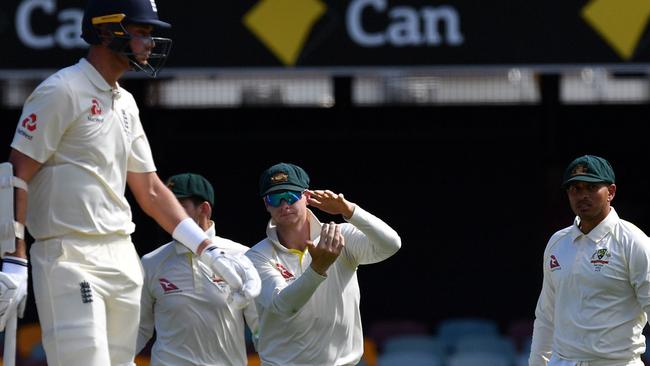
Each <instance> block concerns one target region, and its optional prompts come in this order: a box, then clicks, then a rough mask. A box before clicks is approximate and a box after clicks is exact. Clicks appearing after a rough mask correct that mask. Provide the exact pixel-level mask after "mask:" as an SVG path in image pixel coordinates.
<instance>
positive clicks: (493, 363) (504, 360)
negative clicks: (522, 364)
mask: <svg viewBox="0 0 650 366" xmlns="http://www.w3.org/2000/svg"><path fill="white" fill-rule="evenodd" d="M478 365H480V366H512V365H513V361H512V359H511V358H509V357H505V356H502V355H499V354H497V353H487V352H458V353H455V354H453V355H451V356H449V357H448V358H447V363H446V366H478Z"/></svg>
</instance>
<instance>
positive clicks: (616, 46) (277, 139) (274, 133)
mask: <svg viewBox="0 0 650 366" xmlns="http://www.w3.org/2000/svg"><path fill="white" fill-rule="evenodd" d="M83 5H84V2H83V1H73V0H66V1H64V0H8V1H7V0H5V1H2V3H0V37H1V38H2V39H4V40H5V41H4V42H3V47H2V50H1V51H0V121H2V122H1V123H0V146H4V147H3V148H2V149H3V150H2V151H0V155H2V154H4V156H8V154H9V150H10V148H9V145H10V143H11V141H12V139H13V134H14V131H15V127H16V125H17V123H18V121H19V120H20V118H21V108H22V105H23V103H24V101H25V99H26V98H27V97H28V96H29V94H30V93H31V91H32V90H33V89H34V87H35V86H36V85H38V83H40V82H41V81H42V80H43V79H44V78H46V77H47V76H48V75H50V74H51V73H53V72H55V71H56V70H57V69H59V68H62V67H65V66H68V65H71V64H74V63H76V62H77V60H78V59H79V58H81V57H83V56H84V55H85V52H86V50H87V46H86V45H85V43H84V42H83V41H82V40H81V39H80V38H79V33H80V22H81V17H82V15H83V14H82V9H83ZM158 9H159V16H160V18H161V19H162V20H165V21H168V22H170V23H171V24H172V25H173V28H172V29H171V30H169V31H166V32H162V33H159V34H157V35H159V36H164V37H169V38H171V39H172V40H173V42H174V44H173V47H172V52H171V55H170V57H169V59H168V61H167V64H166V66H165V68H163V70H162V72H161V73H160V74H159V76H158V77H157V78H156V79H150V78H147V77H146V76H145V75H143V74H139V73H135V72H133V73H129V74H127V75H126V76H125V77H124V78H123V80H122V81H121V85H122V86H123V87H125V88H126V89H127V90H129V91H130V92H131V93H133V94H134V96H135V98H136V100H137V101H138V104H139V107H140V113H141V119H142V123H143V125H144V128H145V130H146V133H147V136H148V139H149V142H150V144H151V146H152V149H153V153H154V158H155V161H156V164H157V167H158V172H159V175H160V177H161V178H162V179H166V178H167V177H168V176H171V175H173V174H177V173H182V172H194V173H199V174H202V175H204V176H205V177H207V178H208V179H209V180H210V181H211V182H212V183H213V185H214V187H215V190H216V192H215V196H216V203H215V208H214V221H215V223H216V230H217V234H218V235H220V236H223V237H227V238H230V239H232V240H235V241H238V242H241V243H243V244H245V245H248V246H253V245H254V244H255V243H257V242H258V241H260V240H261V239H263V238H264V236H265V227H266V223H267V220H268V214H267V213H266V211H265V209H264V206H263V204H262V201H261V199H260V198H259V197H258V193H257V182H258V177H259V174H260V173H261V172H262V171H263V170H264V169H265V168H267V167H268V166H270V165H272V164H275V163H277V162H281V161H284V162H292V163H295V164H298V165H301V166H302V167H304V168H305V169H306V170H307V172H308V173H309V175H310V176H311V181H312V187H313V188H314V189H331V190H333V191H336V192H342V193H344V194H345V195H346V197H347V198H348V199H349V200H351V201H353V202H355V203H358V204H359V205H360V206H362V207H364V208H365V209H366V210H368V211H370V212H372V213H374V214H375V215H377V216H379V217H380V218H382V219H384V220H385V221H386V222H387V223H388V224H390V225H391V226H392V227H393V228H395V229H396V230H397V231H398V233H399V234H400V235H401V237H402V242H403V247H402V249H401V250H400V251H399V252H398V253H397V254H396V255H395V256H393V257H392V258H390V259H388V260H386V261H384V262H382V263H378V264H374V265H369V266H362V267H360V268H359V272H358V276H359V282H360V286H361V291H362V304H361V306H362V309H361V310H362V316H363V322H364V331H365V334H366V336H367V337H366V338H367V345H366V346H367V349H366V357H364V361H363V362H365V363H366V365H368V366H372V365H377V364H379V366H390V365H392V364H391V363H390V362H391V360H389V359H384V360H383V361H382V360H381V357H382V356H385V351H386V350H388V349H390V347H389V346H387V345H386V344H385V343H386V340H387V339H388V338H389V337H391V336H393V337H394V336H397V335H400V334H411V335H412V334H420V335H426V336H427V337H430V338H435V339H436V341H435V342H438V343H440V342H442V344H443V351H442V356H441V357H439V361H440V363H439V365H442V364H446V365H449V366H462V365H463V364H462V363H461V362H462V361H458V360H455V359H454V358H453V356H454V355H457V356H458V354H459V353H460V350H461V349H464V348H463V347H464V346H461V345H460V344H459V343H457V339H456V338H454V337H453V336H450V337H451V338H444V339H443V337H442V335H443V334H446V333H445V330H444V329H446V327H447V326H448V325H447V324H448V323H452V324H455V322H457V321H459V322H461V323H462V324H464V325H463V326H467V324H466V323H471V324H475V323H479V324H482V325H479V326H477V328H476V329H488V331H487V332H488V334H491V336H490V338H495V335H498V336H499V337H503V338H506V339H507V343H509V344H511V345H512V347H513V353H512V357H510V358H508V360H507V363H505V364H503V365H515V364H525V363H524V361H523V359H524V358H523V356H522V355H525V357H526V358H527V351H526V345H527V342H528V339H529V338H528V337H529V335H530V331H531V329H532V320H533V319H534V309H535V304H536V301H537V296H538V293H539V290H540V289H541V279H542V253H543V250H544V247H545V245H546V241H547V239H548V238H549V237H550V236H551V235H552V234H553V233H554V232H555V231H557V230H559V229H561V228H563V227H566V226H568V225H570V224H571V223H572V219H573V214H572V213H571V211H570V208H569V205H568V203H567V200H566V198H565V194H564V192H563V191H561V190H560V187H559V186H560V183H561V177H562V173H563V170H564V168H565V167H566V166H567V165H568V163H569V162H570V161H571V160H573V159H574V158H575V157H577V156H580V155H583V154H595V155H600V156H603V157H605V158H607V159H608V160H609V161H610V162H611V163H612V165H613V167H614V170H615V172H616V175H617V185H618V190H617V195H616V199H615V200H614V204H613V206H614V207H615V208H616V209H617V211H618V213H619V215H620V216H621V217H622V218H623V219H626V220H628V221H631V222H633V223H635V224H636V225H637V226H639V227H640V228H641V229H643V230H644V231H646V232H648V231H649V230H650V215H649V211H648V209H647V207H648V204H649V203H650V196H649V192H648V187H649V180H650V173H649V172H646V170H647V169H648V160H649V157H648V155H649V152H648V142H647V139H648V138H647V133H646V131H647V119H648V116H649V112H650V108H649V107H650V79H649V71H650V62H649V61H650V49H649V48H648V41H650V39H649V38H648V34H649V33H648V30H647V24H648V16H649V14H650V4H648V3H647V1H641V0H629V1H624V2H620V1H615V0H590V1H585V0H569V1H566V0H565V1H558V0H552V1H540V2H534V3H531V2H518V1H513V0H496V1H490V2H476V1H470V0H449V1H435V2H432V1H420V0H402V1H389V0H346V1H328V0H301V1H300V2H295V1H288V0H240V1H237V2H206V1H196V0H187V1H183V2H173V1H164V0H159V1H158ZM4 159H6V158H0V160H4ZM127 197H129V199H130V202H132V205H133V213H134V215H133V216H134V218H133V219H134V222H135V223H136V232H135V233H134V235H133V239H134V242H135V243H136V246H137V248H138V251H139V253H140V254H141V255H143V254H146V253H147V252H149V251H151V250H153V249H155V248H157V247H158V246H159V245H161V244H163V243H166V242H167V241H169V240H170V238H169V235H167V234H166V233H165V232H163V231H162V230H161V229H160V228H158V226H157V225H156V224H155V222H154V221H153V220H152V219H150V218H149V217H147V216H145V215H144V214H143V213H142V211H140V210H139V208H138V207H137V205H136V204H135V201H134V200H132V197H131V196H130V193H128V192H127ZM317 215H318V216H319V217H320V218H321V219H322V220H330V219H334V220H335V221H339V222H340V221H341V219H340V218H338V217H334V218H331V217H328V216H327V215H325V214H322V213H318V212H317ZM30 291H31V289H30ZM37 322H38V318H37V315H36V308H35V305H34V303H33V297H32V298H30V303H29V304H28V313H27V314H26V316H25V318H24V319H22V320H21V321H20V322H19V327H20V328H21V329H25V332H27V329H29V328H30V327H33V328H37V325H38V324H37ZM486 323H488V324H487V325H486ZM34 326H35V327H34ZM35 332H37V331H35ZM477 332H478V331H477ZM490 332H491V333H490ZM461 333H462V334H465V335H467V334H470V333H472V332H471V331H469V330H467V329H466V330H464V331H462V332H461ZM25 337H27V336H25ZM35 338H36V339H37V338H38V337H37V336H36V337H35ZM426 342H429V343H427V344H428V345H427V346H426V347H429V348H428V349H433V348H436V347H438V346H435V347H434V346H431V344H430V341H426ZM426 342H425V343H426ZM27 343H29V342H23V344H27ZM414 343H416V341H412V343H411V344H414ZM20 344H21V343H20V340H19V345H20ZM33 344H35V345H36V346H34V347H32V348H26V349H25V350H24V351H23V353H24V355H23V359H22V361H21V362H23V364H25V365H26V364H30V362H31V364H32V365H40V364H42V360H39V357H41V356H39V355H40V351H39V349H38V341H34V343H33ZM25 347H27V346H25ZM486 347H487V346H486ZM468 348H469V349H474V350H477V349H480V348H481V346H477V345H476V344H474V345H472V346H468ZM436 349H437V348H436ZM251 353H252V354H253V356H254V352H253V351H251ZM500 353H508V352H505V351H500ZM30 354H35V355H34V356H30ZM508 354H509V353H508ZM30 357H31V358H30ZM404 357H406V356H404V355H403V356H402V358H401V359H399V360H398V361H397V362H401V364H402V365H404V364H409V365H417V364H418V363H417V362H419V361H414V360H411V361H405V360H406V359H405V358H404ZM481 357H482V358H481V360H483V361H481V363H480V364H481V365H488V363H487V361H485V360H487V359H488V358H486V357H487V356H485V355H483V356H481ZM36 362H41V363H36ZM145 362H146V361H144V360H140V361H139V363H138V364H139V365H140V364H143V365H144V364H145ZM255 362H256V361H255V360H254V357H252V358H251V364H254V363H255ZM470 362H471V361H470ZM494 362H499V361H494ZM470 364H471V363H470ZM475 364H476V363H475ZM423 365H424V363H423ZM427 365H429V364H427ZM494 365H501V364H498V363H494Z"/></svg>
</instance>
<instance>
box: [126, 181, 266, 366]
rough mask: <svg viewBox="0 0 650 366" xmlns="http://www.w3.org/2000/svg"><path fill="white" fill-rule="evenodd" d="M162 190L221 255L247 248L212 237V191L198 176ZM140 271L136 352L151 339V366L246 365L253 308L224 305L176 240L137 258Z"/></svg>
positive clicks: (224, 290)
mask: <svg viewBox="0 0 650 366" xmlns="http://www.w3.org/2000/svg"><path fill="white" fill-rule="evenodd" d="M167 186H168V187H169V188H170V189H171V191H172V192H173V193H174V195H175V196H176V197H177V198H178V200H179V201H180V203H181V205H182V206H183V207H184V208H185V211H186V212H187V214H188V215H189V216H190V217H191V218H192V219H193V220H194V221H196V222H197V224H199V226H200V227H201V229H203V230H205V232H206V234H207V235H208V236H209V237H210V240H212V242H213V243H216V244H217V245H218V246H219V248H220V249H221V250H222V251H224V252H225V253H226V255H239V254H243V253H245V252H246V251H247V250H248V247H246V246H243V245H241V244H238V243H235V242H234V241H231V240H228V239H225V238H221V237H218V236H216V235H215V228H214V222H213V221H212V220H210V217H211V216H212V207H213V205H214V189H213V188H212V185H211V184H210V182H208V181H207V180H206V179H205V178H204V177H202V176H200V175H198V174H192V173H185V174H178V175H175V176H172V177H171V178H169V179H168V180H167ZM142 265H143V267H144V271H145V280H144V286H143V288H142V300H141V304H142V306H141V309H140V332H139V334H138V345H137V352H138V353H139V352H140V351H141V350H142V349H143V348H144V346H145V345H146V344H147V342H148V341H149V339H151V337H152V335H153V333H154V329H155V331H156V337H155V342H154V344H153V348H152V351H151V366H193V365H211V366H246V364H247V362H248V358H247V354H246V341H245V339H244V331H245V326H246V324H245V323H244V319H245V320H246V323H247V324H248V326H249V328H250V329H251V333H252V334H255V333H257V310H256V309H255V304H254V303H249V304H242V305H244V306H243V308H242V307H239V306H237V304H234V303H232V302H229V301H228V297H229V296H230V289H229V288H228V286H226V285H225V283H224V282H223V280H222V279H221V278H220V277H219V276H218V275H216V274H215V273H214V272H213V271H212V270H211V269H210V268H208V267H207V266H205V265H204V264H203V263H201V261H200V260H198V258H197V256H196V255H195V254H193V253H192V252H190V251H189V250H188V249H187V248H186V247H185V246H183V245H181V244H180V243H178V242H177V241H172V242H170V243H167V244H165V245H163V246H161V247H160V248H158V249H156V250H154V251H153V252H151V253H148V254H146V255H145V256H144V257H142Z"/></svg>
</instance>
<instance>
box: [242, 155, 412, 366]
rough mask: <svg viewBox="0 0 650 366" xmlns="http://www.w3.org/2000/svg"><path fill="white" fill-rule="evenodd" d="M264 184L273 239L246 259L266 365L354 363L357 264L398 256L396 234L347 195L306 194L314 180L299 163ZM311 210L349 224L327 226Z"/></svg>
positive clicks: (266, 176)
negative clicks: (258, 283)
mask: <svg viewBox="0 0 650 366" xmlns="http://www.w3.org/2000/svg"><path fill="white" fill-rule="evenodd" d="M259 184H260V186H259V187H260V196H261V197H262V200H263V202H264V205H265V207H266V210H267V211H268V212H269V214H270V215H271V220H270V221H269V223H268V226H267V229H266V233H267V236H268V237H267V238H266V239H264V240H262V241H260V242H259V243H258V244H257V245H255V246H254V247H252V248H251V249H250V250H249V251H248V252H247V253H246V255H247V256H249V257H250V258H251V260H252V261H253V263H254V264H255V267H256V268H257V270H258V272H259V274H260V277H261V278H262V292H261V294H260V296H258V297H257V298H256V299H255V303H256V305H257V311H258V314H259V321H260V332H259V334H260V336H259V341H258V346H257V350H258V353H259V355H260V359H261V361H262V365H265V366H271V365H273V366H298V365H301V366H304V365H328V366H340V365H356V364H357V363H359V360H361V356H362V355H363V334H362V330H361V314H360V312H359V301H360V292H359V283H358V282H357V267H358V266H359V265H360V264H370V263H377V262H380V261H383V260H385V259H387V258H389V257H390V256H392V255H393V254H395V253H396V252H397V251H398V250H399V248H400V247H401V239H400V237H399V235H397V233H396V232H395V230H393V229H392V228H391V227H389V226H388V225H387V224H386V223H384V222H383V221H381V220H380V219H378V218H377V217H375V216H373V215H372V214H370V213H368V212H366V211H364V210H363V209H362V208H361V207H359V206H358V205H355V204H354V203H352V202H350V201H348V200H346V199H345V198H344V197H343V195H342V194H336V193H333V192H331V191H312V190H308V188H309V176H308V175H307V173H306V172H305V171H304V170H303V169H302V168H300V167H298V166H296V165H293V164H286V163H280V164H276V165H274V166H272V167H270V168H269V169H267V170H266V171H264V172H263V173H262V175H261V177H260V182H259ZM308 205H309V206H312V207H315V208H318V209H319V210H321V211H324V212H326V213H329V214H331V215H341V216H342V217H343V218H344V219H345V220H346V221H347V223H344V224H340V225H339V224H335V223H334V222H331V223H326V224H322V223H320V222H319V221H318V219H317V218H316V216H315V215H314V213H313V212H312V211H311V210H309V209H308V208H307V206H308Z"/></svg>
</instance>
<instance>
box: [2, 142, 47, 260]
mask: <svg viewBox="0 0 650 366" xmlns="http://www.w3.org/2000/svg"><path fill="white" fill-rule="evenodd" d="M9 162H10V163H11V165H12V166H13V171H14V172H13V174H14V176H16V177H18V178H20V179H22V180H23V181H25V182H26V183H29V182H30V181H31V180H32V177H34V175H35V174H36V173H37V172H38V170H39V169H40V168H41V165H42V164H41V163H39V162H38V161H36V160H34V159H32V158H30V157H29V156H27V155H25V154H23V153H21V152H19V151H18V150H15V149H12V150H11V153H10V155H9ZM14 212H15V215H16V217H15V219H16V221H18V222H19V223H21V224H23V225H25V221H26V218H27V191H25V190H23V189H14ZM3 256H13V257H19V258H27V246H26V244H25V240H21V239H18V240H16V251H15V252H13V253H3Z"/></svg>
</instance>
